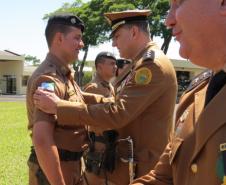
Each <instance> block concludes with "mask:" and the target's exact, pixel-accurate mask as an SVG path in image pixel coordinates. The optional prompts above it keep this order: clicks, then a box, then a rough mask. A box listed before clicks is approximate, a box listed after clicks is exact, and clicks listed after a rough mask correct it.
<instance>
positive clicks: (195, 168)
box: [191, 164, 198, 173]
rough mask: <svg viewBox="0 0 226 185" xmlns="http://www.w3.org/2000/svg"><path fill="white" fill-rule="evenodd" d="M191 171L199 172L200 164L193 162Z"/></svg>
mask: <svg viewBox="0 0 226 185" xmlns="http://www.w3.org/2000/svg"><path fill="white" fill-rule="evenodd" d="M191 171H192V172H193V173H197V171H198V166H197V164H192V165H191Z"/></svg>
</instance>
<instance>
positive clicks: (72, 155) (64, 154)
mask: <svg viewBox="0 0 226 185" xmlns="http://www.w3.org/2000/svg"><path fill="white" fill-rule="evenodd" d="M57 150H58V153H59V157H60V161H78V160H80V159H81V157H82V155H83V152H71V151H69V150H64V149H59V148H58V149H57ZM29 161H30V162H33V163H36V164H38V159H37V155H36V153H35V150H34V147H31V155H30V157H29Z"/></svg>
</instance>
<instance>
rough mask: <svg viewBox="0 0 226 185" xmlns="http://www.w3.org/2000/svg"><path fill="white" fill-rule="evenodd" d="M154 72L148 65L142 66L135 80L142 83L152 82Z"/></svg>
mask: <svg viewBox="0 0 226 185" xmlns="http://www.w3.org/2000/svg"><path fill="white" fill-rule="evenodd" d="M151 79H152V73H151V70H150V69H148V68H147V67H142V68H140V69H138V70H137V71H136V75H135V82H136V83H137V84H140V85H146V84H149V83H150V82H151Z"/></svg>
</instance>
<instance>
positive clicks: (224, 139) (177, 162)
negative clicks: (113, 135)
mask: <svg viewBox="0 0 226 185" xmlns="http://www.w3.org/2000/svg"><path fill="white" fill-rule="evenodd" d="M208 73H209V74H208ZM205 76H207V77H208V78H206V77H205ZM210 77H211V73H210V72H204V73H203V74H202V75H200V76H199V77H197V78H196V79H195V80H194V85H193V86H194V87H193V88H191V89H190V90H188V91H187V92H186V93H185V94H184V95H183V96H182V98H181V100H180V104H179V107H178V111H177V127H176V131H175V134H174V137H173V139H172V141H171V143H170V144H168V146H167V148H166V149H165V151H164V153H163V154H162V156H161V158H160V161H159V162H158V164H157V165H156V167H155V168H154V170H153V171H151V172H149V174H147V175H146V176H144V177H142V178H140V179H138V180H136V181H135V183H134V184H136V183H138V182H139V183H142V184H155V185H172V184H173V185H200V184H208V185H221V184H223V176H224V174H225V172H224V169H223V168H224V162H223V157H222V155H223V151H224V150H225V148H226V135H225V133H226V124H225V123H226V114H225V110H226V103H224V100H225V97H226V86H224V87H223V88H222V89H221V90H220V91H219V92H218V94H217V95H216V96H215V97H214V98H213V99H212V100H211V101H210V102H209V103H208V104H207V106H206V107H204V102H205V96H206V90H207V87H208V83H209V79H210ZM202 79H204V80H202ZM199 81H200V82H199ZM196 83H197V84H196Z"/></svg>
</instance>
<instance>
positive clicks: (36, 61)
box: [24, 55, 41, 66]
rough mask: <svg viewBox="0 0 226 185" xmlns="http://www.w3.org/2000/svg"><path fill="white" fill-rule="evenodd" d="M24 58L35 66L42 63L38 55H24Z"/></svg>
mask: <svg viewBox="0 0 226 185" xmlns="http://www.w3.org/2000/svg"><path fill="white" fill-rule="evenodd" d="M24 58H25V62H26V63H27V64H31V65H33V66H38V65H39V64H40V63H41V61H40V59H38V58H37V57H36V56H31V55H24Z"/></svg>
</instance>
